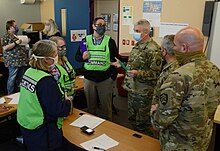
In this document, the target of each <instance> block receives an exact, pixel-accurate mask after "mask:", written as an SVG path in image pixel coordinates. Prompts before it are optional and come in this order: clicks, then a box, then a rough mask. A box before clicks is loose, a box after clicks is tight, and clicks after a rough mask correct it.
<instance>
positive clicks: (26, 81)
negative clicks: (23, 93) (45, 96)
mask: <svg viewBox="0 0 220 151" xmlns="http://www.w3.org/2000/svg"><path fill="white" fill-rule="evenodd" d="M36 84H37V82H36V81H34V80H33V79H31V78H29V77H27V76H25V75H24V76H23V78H22V80H21V83H20V85H21V86H22V87H24V88H25V89H26V90H28V91H30V92H31V93H33V92H34V91H35V88H36Z"/></svg>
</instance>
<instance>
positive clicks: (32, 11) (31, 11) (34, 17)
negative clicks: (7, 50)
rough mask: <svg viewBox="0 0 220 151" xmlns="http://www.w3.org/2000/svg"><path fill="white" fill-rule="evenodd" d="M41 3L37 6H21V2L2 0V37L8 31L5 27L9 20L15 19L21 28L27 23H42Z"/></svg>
mask: <svg viewBox="0 0 220 151" xmlns="http://www.w3.org/2000/svg"><path fill="white" fill-rule="evenodd" d="M39 3H40V2H39V1H36V2H35V4H29V5H26V4H20V0H1V2H0V14H1V15H0V20H1V28H0V36H2V35H3V34H4V33H5V31H6V29H5V25H6V22H7V21H8V20H11V19H15V20H16V22H17V25H18V26H19V27H20V25H22V24H23V23H25V22H40V4H39ZM19 33H21V30H20V32H19Z"/></svg>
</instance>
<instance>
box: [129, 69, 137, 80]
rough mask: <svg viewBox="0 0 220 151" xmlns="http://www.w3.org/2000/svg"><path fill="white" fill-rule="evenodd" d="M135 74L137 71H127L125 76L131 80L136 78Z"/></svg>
mask: <svg viewBox="0 0 220 151" xmlns="http://www.w3.org/2000/svg"><path fill="white" fill-rule="evenodd" d="M137 74H138V71H137V70H128V71H127V75H128V76H129V77H131V78H134V77H136V76H137Z"/></svg>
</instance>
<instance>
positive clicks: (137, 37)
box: [133, 32, 142, 41]
mask: <svg viewBox="0 0 220 151" xmlns="http://www.w3.org/2000/svg"><path fill="white" fill-rule="evenodd" d="M133 38H134V40H136V41H141V40H142V37H141V33H136V32H135V33H134V34H133Z"/></svg>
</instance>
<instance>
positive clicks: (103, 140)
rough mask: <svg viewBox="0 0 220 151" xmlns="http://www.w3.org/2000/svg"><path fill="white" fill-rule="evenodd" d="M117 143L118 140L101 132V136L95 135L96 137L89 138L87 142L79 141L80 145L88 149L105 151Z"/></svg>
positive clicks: (90, 150)
mask: <svg viewBox="0 0 220 151" xmlns="http://www.w3.org/2000/svg"><path fill="white" fill-rule="evenodd" d="M118 144H119V142H117V141H115V140H114V139H112V138H110V137H109V136H107V135H106V134H102V135H101V136H99V137H96V138H94V139H92V140H89V141H87V142H84V143H81V144H80V145H81V146H82V147H83V148H85V149H86V150H89V151H97V150H102V151H105V150H107V149H109V148H112V147H114V146H117V145H118Z"/></svg>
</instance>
